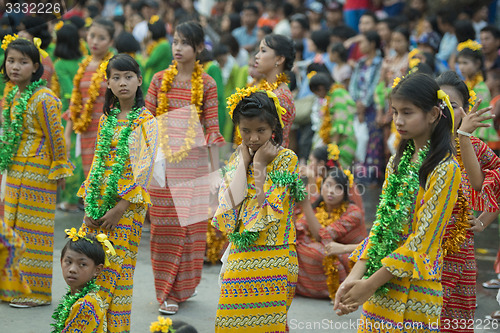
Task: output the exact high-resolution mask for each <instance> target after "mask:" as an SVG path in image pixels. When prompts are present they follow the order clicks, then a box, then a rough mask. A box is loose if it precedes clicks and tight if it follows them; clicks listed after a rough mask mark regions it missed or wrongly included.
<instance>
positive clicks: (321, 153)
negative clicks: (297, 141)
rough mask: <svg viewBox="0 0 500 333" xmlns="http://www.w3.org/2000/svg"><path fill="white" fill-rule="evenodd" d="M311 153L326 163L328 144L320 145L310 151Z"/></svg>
mask: <svg viewBox="0 0 500 333" xmlns="http://www.w3.org/2000/svg"><path fill="white" fill-rule="evenodd" d="M311 155H312V156H314V158H315V159H317V160H318V161H323V162H325V166H326V163H327V162H328V146H321V147H318V148H315V149H314V150H313V151H312V152H311Z"/></svg>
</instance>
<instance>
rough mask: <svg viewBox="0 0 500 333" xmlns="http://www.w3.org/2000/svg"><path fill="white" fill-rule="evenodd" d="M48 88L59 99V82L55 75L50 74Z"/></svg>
mask: <svg viewBox="0 0 500 333" xmlns="http://www.w3.org/2000/svg"><path fill="white" fill-rule="evenodd" d="M50 88H51V90H52V91H53V92H54V93H55V94H56V96H57V97H59V98H61V86H60V85H59V80H58V78H57V75H56V73H54V74H52V78H51V81H50Z"/></svg>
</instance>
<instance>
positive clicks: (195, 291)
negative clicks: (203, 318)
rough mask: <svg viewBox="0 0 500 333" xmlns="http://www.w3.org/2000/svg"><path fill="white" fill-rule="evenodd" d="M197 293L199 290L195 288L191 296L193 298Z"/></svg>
mask: <svg viewBox="0 0 500 333" xmlns="http://www.w3.org/2000/svg"><path fill="white" fill-rule="evenodd" d="M196 295H198V290H196V289H195V290H194V293H193V294H192V295H191V296H189V298H193V297H195V296H196Z"/></svg>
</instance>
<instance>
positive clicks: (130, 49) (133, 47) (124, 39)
mask: <svg viewBox="0 0 500 333" xmlns="http://www.w3.org/2000/svg"><path fill="white" fill-rule="evenodd" d="M115 47H116V50H117V51H118V53H136V52H139V51H140V50H141V44H139V42H138V41H137V39H135V37H134V35H132V34H131V33H130V32H127V31H122V32H120V33H119V34H118V36H116V38H115Z"/></svg>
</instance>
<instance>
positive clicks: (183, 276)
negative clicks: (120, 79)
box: [146, 71, 224, 303]
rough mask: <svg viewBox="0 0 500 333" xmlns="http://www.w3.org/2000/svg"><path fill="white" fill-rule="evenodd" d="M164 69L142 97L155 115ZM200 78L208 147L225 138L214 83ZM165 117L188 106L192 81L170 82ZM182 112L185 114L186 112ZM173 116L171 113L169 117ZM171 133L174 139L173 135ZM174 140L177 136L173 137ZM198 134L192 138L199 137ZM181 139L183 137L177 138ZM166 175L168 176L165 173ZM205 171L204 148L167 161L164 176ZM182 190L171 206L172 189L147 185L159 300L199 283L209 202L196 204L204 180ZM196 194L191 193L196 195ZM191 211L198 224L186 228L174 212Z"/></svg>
mask: <svg viewBox="0 0 500 333" xmlns="http://www.w3.org/2000/svg"><path fill="white" fill-rule="evenodd" d="M163 73H164V71H160V72H158V73H156V74H155V75H154V76H153V79H152V81H151V85H150V86H149V90H148V94H147V96H146V107H147V108H148V109H149V110H150V111H151V112H152V113H153V114H154V115H156V109H157V105H158V104H157V96H158V92H159V91H160V87H161V81H162V78H163ZM202 77H203V89H204V92H203V106H202V108H203V114H202V117H201V118H200V122H201V125H202V127H203V132H204V133H203V135H204V138H202V140H204V144H205V145H213V144H219V143H223V142H224V138H223V137H222V135H221V134H220V132H219V122H218V114H217V110H218V102H217V86H216V84H215V81H214V80H213V79H212V78H211V77H210V76H209V75H208V74H206V73H203V74H202ZM167 97H168V101H169V102H168V105H169V107H168V111H167V113H166V114H167V115H169V114H171V115H172V114H173V113H171V112H172V111H173V110H175V109H179V108H182V107H186V106H188V105H190V104H191V80H189V81H184V82H178V81H174V82H173V83H172V86H171V89H170V91H168V93H167ZM186 113H187V112H186ZM176 114H177V116H176V117H178V119H177V118H176V119H175V120H176V121H177V122H176V124H178V125H179V126H180V127H185V125H183V124H184V123H187V120H186V119H181V118H182V117H183V115H179V113H178V112H176ZM170 117H172V116H170ZM170 136H172V137H173V135H172V134H170ZM177 139H179V138H177ZM171 140H172V144H171V145H170V146H171V149H172V151H174V152H177V151H178V148H176V145H175V144H176V141H175V140H176V138H172V139H171ZM198 140H199V138H197V139H196V141H198ZM177 142H178V143H179V146H180V144H182V143H183V138H180V140H177ZM167 174H168V177H167ZM207 174H208V152H207V149H199V148H197V149H193V150H191V151H190V153H189V156H187V157H186V158H184V159H183V160H182V161H180V162H179V163H168V165H167V169H166V175H165V177H166V178H167V181H168V184H172V183H180V182H187V183H189V182H194V181H195V180H196V179H199V178H200V177H203V176H206V175H207ZM181 192H182V193H179V192H176V194H175V195H176V196H177V197H182V201H183V202H184V203H183V206H182V207H180V206H179V205H177V206H174V201H173V200H174V197H173V195H172V190H171V188H169V187H167V188H160V187H155V186H151V188H150V195H151V202H152V204H153V206H152V207H151V208H150V219H151V261H152V266H153V275H154V280H155V289H156V298H157V300H158V302H159V303H162V302H163V301H165V300H166V299H170V300H173V301H176V302H183V301H185V300H186V299H188V298H189V297H190V296H191V295H192V294H193V292H194V290H195V288H196V286H197V285H198V284H199V282H200V278H201V269H202V266H203V256H204V253H205V245H206V233H207V225H208V223H207V220H208V202H207V203H206V204H205V203H200V201H198V200H199V198H201V197H203V196H204V195H205V196H207V197H208V194H209V187H208V184H204V185H203V186H196V188H195V186H189V185H187V186H183V187H182V189H181ZM195 196H196V197H195ZM186 209H187V210H191V211H192V212H194V213H193V214H195V215H197V216H199V217H200V218H199V219H198V220H199V221H203V222H199V223H194V224H191V225H188V226H186V227H184V226H181V225H180V222H179V217H178V215H177V211H178V210H179V211H180V210H186Z"/></svg>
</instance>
